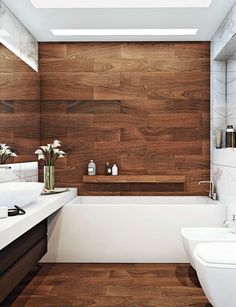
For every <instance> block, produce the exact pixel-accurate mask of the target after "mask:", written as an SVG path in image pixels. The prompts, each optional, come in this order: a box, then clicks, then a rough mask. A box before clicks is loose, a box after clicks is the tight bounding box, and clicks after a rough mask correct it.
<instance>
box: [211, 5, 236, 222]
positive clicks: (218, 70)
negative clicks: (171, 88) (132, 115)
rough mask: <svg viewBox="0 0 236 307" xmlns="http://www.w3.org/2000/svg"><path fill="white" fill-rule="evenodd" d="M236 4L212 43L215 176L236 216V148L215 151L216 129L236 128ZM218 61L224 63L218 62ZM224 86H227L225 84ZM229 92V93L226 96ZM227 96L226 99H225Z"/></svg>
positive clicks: (212, 118)
mask: <svg viewBox="0 0 236 307" xmlns="http://www.w3.org/2000/svg"><path fill="white" fill-rule="evenodd" d="M235 34H236V5H235V6H234V7H233V9H232V10H231V11H230V13H229V14H228V16H227V17H226V18H225V20H224V21H223V23H222V25H221V26H220V28H219V29H218V31H217V32H216V34H215V36H214V37H213V41H212V43H211V83H212V84H211V89H212V94H211V135H212V142H211V148H212V151H211V177H212V179H213V180H214V182H215V183H216V186H217V194H218V196H219V200H220V201H221V202H223V203H224V204H226V205H227V207H228V215H229V216H231V215H232V214H233V213H234V214H236V149H231V148H227V149H218V150H216V149H215V146H214V145H215V144H214V133H215V129H216V128H225V127H226V125H227V124H232V125H234V126H235V128H236V36H235ZM216 58H218V59H219V58H221V59H224V61H214V59H216ZM223 83H224V84H223ZM224 91H225V93H224ZM223 96H225V97H224V98H223Z"/></svg>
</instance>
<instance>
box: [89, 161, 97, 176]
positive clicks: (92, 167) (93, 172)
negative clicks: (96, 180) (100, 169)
mask: <svg viewBox="0 0 236 307" xmlns="http://www.w3.org/2000/svg"><path fill="white" fill-rule="evenodd" d="M88 175H89V176H95V175H96V164H95V162H94V161H93V160H90V162H89V164H88Z"/></svg>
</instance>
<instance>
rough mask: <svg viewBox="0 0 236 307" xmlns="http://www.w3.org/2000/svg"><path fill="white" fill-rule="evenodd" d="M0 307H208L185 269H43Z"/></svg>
mask: <svg viewBox="0 0 236 307" xmlns="http://www.w3.org/2000/svg"><path fill="white" fill-rule="evenodd" d="M1 306H15V307H20V306H30V307H42V306H48V307H51V306H53V307H54V306H63V307H67V306H79V307H84V306H93V307H94V306H106V307H113V306H117V307H118V306H119V307H141V306H143V307H159V306H160V307H166V306H168V307H169V306H171V307H180V306H181V307H187V306H188V307H190V306H191V307H203V306H204V307H206V306H207V307H210V306H211V305H210V304H209V303H208V301H207V298H206V297H205V295H204V293H203V291H202V289H201V287H200V285H199V283H198V279H197V276H196V273H195V271H194V270H193V269H192V268H191V267H190V266H189V265H186V264H179V265H174V264H43V265H41V267H38V268H37V269H36V270H35V271H34V272H32V273H30V274H29V275H28V276H27V277H26V278H25V279H24V281H23V282H21V284H19V285H18V287H17V288H16V289H15V291H14V292H13V293H12V294H11V295H10V296H9V297H8V298H7V299H6V300H5V301H4V302H3V303H2V304H1Z"/></svg>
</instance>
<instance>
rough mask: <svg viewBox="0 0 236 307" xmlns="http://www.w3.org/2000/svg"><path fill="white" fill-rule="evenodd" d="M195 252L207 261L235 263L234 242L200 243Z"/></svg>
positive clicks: (235, 245)
mask: <svg viewBox="0 0 236 307" xmlns="http://www.w3.org/2000/svg"><path fill="white" fill-rule="evenodd" d="M195 252H196V254H197V255H198V256H199V257H200V258H201V259H202V260H203V261H205V262H207V263H214V264H235V265H236V243H201V244H199V245H197V247H196V249H195Z"/></svg>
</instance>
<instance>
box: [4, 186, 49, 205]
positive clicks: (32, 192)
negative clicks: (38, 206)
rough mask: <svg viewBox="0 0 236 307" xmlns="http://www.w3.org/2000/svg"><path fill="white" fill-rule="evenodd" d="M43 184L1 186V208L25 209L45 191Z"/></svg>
mask: <svg viewBox="0 0 236 307" xmlns="http://www.w3.org/2000/svg"><path fill="white" fill-rule="evenodd" d="M43 187H44V184H43V183H41V182H6V183H1V184H0V207H8V208H13V207H14V205H17V206H19V207H24V206H26V205H28V204H30V203H31V202H33V201H34V200H36V199H37V198H38V197H39V195H40V194H41V193H42V191H43Z"/></svg>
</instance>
